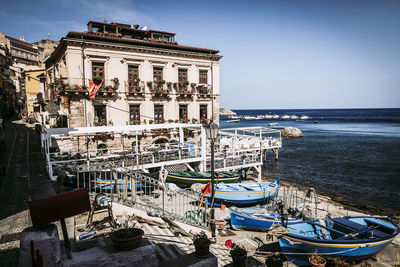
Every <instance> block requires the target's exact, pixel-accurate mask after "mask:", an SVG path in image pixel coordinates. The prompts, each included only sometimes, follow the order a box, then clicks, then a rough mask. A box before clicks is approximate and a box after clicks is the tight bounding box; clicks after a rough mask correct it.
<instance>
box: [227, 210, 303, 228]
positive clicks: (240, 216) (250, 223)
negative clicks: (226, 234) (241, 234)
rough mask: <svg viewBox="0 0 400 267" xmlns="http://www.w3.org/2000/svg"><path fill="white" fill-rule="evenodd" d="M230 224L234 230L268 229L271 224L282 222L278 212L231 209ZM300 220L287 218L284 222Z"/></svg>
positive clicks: (298, 219)
mask: <svg viewBox="0 0 400 267" xmlns="http://www.w3.org/2000/svg"><path fill="white" fill-rule="evenodd" d="M230 217H231V226H232V229H234V230H246V231H268V230H269V229H270V228H271V226H272V225H277V224H282V220H281V215H279V213H274V212H268V213H259V212H242V211H237V210H231V216H230ZM300 221H302V219H301V218H288V219H287V221H285V223H287V224H291V223H295V222H300Z"/></svg>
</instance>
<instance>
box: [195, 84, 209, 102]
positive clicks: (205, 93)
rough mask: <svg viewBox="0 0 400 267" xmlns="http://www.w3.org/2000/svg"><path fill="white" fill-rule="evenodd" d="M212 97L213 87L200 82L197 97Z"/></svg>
mask: <svg viewBox="0 0 400 267" xmlns="http://www.w3.org/2000/svg"><path fill="white" fill-rule="evenodd" d="M211 97H212V94H211V88H210V86H209V85H208V84H199V85H198V86H197V98H199V99H210V98H211Z"/></svg>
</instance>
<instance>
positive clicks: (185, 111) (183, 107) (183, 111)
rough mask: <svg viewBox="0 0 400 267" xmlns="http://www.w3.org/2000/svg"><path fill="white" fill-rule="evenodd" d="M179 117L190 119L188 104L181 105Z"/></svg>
mask: <svg viewBox="0 0 400 267" xmlns="http://www.w3.org/2000/svg"><path fill="white" fill-rule="evenodd" d="M179 119H180V120H187V119H188V106H187V105H179Z"/></svg>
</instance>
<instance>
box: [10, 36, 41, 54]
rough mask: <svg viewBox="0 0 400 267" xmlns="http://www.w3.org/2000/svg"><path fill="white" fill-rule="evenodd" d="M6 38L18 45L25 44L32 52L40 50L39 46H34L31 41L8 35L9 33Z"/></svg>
mask: <svg viewBox="0 0 400 267" xmlns="http://www.w3.org/2000/svg"><path fill="white" fill-rule="evenodd" d="M6 38H7V39H9V40H10V42H14V43H16V44H17V45H20V46H24V47H25V48H26V49H27V50H30V51H32V52H37V51H38V48H37V47H36V46H34V45H33V44H31V43H28V42H25V41H22V40H19V39H16V38H14V37H11V36H8V35H6Z"/></svg>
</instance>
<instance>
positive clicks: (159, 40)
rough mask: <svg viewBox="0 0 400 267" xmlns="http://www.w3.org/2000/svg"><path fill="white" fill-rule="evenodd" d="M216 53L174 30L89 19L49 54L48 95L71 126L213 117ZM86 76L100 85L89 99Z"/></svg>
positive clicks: (216, 109)
mask: <svg viewBox="0 0 400 267" xmlns="http://www.w3.org/2000/svg"><path fill="white" fill-rule="evenodd" d="M218 53H219V51H218V50H214V49H208V48H200V47H193V46H187V45H181V44H178V43H177V42H176V40H175V33H170V32H166V31H156V30H147V27H143V28H139V26H138V25H126V24H120V23H101V22H94V21H89V23H88V31H87V32H69V33H68V34H67V36H66V37H64V38H62V39H61V41H60V44H59V45H58V46H57V48H56V49H55V51H54V52H53V53H52V54H51V56H50V57H49V58H47V60H46V62H45V63H46V78H47V83H48V84H52V86H51V87H50V88H49V90H51V93H50V94H49V95H51V97H55V99H58V98H59V99H60V113H62V114H68V126H69V127H79V126H85V125H87V126H95V125H127V124H139V123H141V124H143V123H147V124H149V123H162V122H177V121H180V122H189V121H190V122H197V123H199V122H201V121H202V122H205V121H207V120H209V119H210V118H212V117H213V118H214V120H215V121H217V122H218V112H219V92H220V88H219V87H220V83H219V72H220V65H219V60H220V59H221V57H222V56H220V55H218ZM89 80H94V81H95V82H97V83H98V84H101V87H100V89H99V90H98V92H97V94H96V96H95V99H94V100H90V99H89V97H88V86H89Z"/></svg>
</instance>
